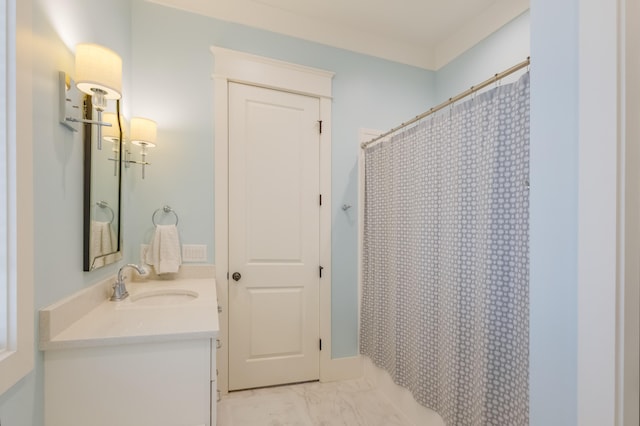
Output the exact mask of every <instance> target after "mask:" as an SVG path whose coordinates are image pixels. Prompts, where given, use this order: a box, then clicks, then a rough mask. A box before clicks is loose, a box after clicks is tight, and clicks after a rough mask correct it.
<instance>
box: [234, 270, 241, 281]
mask: <svg viewBox="0 0 640 426" xmlns="http://www.w3.org/2000/svg"><path fill="white" fill-rule="evenodd" d="M231 278H233V280H234V281H240V278H242V275H240V272H234V273H233V275H231Z"/></svg>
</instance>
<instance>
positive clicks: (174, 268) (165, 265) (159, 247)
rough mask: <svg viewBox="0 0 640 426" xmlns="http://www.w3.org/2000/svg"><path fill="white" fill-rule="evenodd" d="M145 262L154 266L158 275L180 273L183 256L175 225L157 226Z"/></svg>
mask: <svg viewBox="0 0 640 426" xmlns="http://www.w3.org/2000/svg"><path fill="white" fill-rule="evenodd" d="M145 262H146V263H147V264H148V265H152V266H153V267H154V269H155V270H156V274H158V275H160V274H167V273H171V272H178V269H180V265H181V264H182V256H181V255H180V239H179V237H178V228H177V227H176V226H175V225H157V226H156V231H155V233H154V235H153V239H152V240H151V245H150V246H149V249H148V250H147V256H146V259H145Z"/></svg>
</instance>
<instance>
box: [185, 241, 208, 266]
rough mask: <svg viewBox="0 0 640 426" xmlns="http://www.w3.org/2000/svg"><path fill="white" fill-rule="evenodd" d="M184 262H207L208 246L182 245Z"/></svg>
mask: <svg viewBox="0 0 640 426" xmlns="http://www.w3.org/2000/svg"><path fill="white" fill-rule="evenodd" d="M182 261H183V262H206V261H207V246H206V245H205V244H183V245H182Z"/></svg>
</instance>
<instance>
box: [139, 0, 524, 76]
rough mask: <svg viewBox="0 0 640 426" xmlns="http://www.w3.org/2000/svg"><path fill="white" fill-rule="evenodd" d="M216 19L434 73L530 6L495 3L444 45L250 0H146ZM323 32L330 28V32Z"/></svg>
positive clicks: (518, 1)
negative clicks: (211, 0) (375, 30)
mask: <svg viewBox="0 0 640 426" xmlns="http://www.w3.org/2000/svg"><path fill="white" fill-rule="evenodd" d="M148 1H150V2H152V3H157V4H161V5H163V6H167V7H173V8H176V9H179V10H186V11H189V12H193V13H197V14H200V15H203V16H209V17H212V18H215V19H221V20H224V21H229V22H235V23H238V24H242V25H247V26H250V27H254V28H260V29H263V30H267V31H272V32H275V33H278V34H284V35H287V36H289V37H295V38H299V39H302V40H309V41H312V42H316V43H322V44H325V45H329V46H333V47H336V48H339V49H347V50H350V51H352V52H358V53H361V54H364V55H370V56H374V57H377V58H382V59H386V60H389V61H393V62H398V63H401V64H407V65H411V66H415V67H419V68H423V69H427V70H432V71H436V70H438V69H440V68H442V67H443V66H445V65H447V63H449V62H450V61H452V60H453V59H455V58H456V57H458V56H459V55H461V54H462V53H464V52H466V51H467V50H468V49H470V48H471V47H473V46H474V45H476V44H477V43H478V42H480V41H481V40H483V39H484V38H485V37H487V36H488V35H490V34H492V33H493V32H495V31H497V30H498V29H500V28H501V27H502V26H504V25H506V24H507V23H509V22H510V21H511V20H512V19H514V18H516V17H517V16H518V15H520V14H522V13H524V12H525V11H526V10H527V9H528V8H529V0H498V1H496V2H494V3H493V4H492V5H491V6H490V7H488V8H487V9H486V10H484V11H483V12H481V13H480V14H479V15H478V16H477V17H474V18H473V19H471V20H470V21H467V22H460V25H459V29H458V30H457V31H456V30H454V31H451V32H450V33H449V34H443V35H442V37H441V38H442V39H443V40H442V41H439V40H431V41H427V42H417V41H415V40H409V39H408V38H407V37H405V38H404V39H402V38H395V37H389V36H387V35H382V34H381V33H378V32H374V31H367V30H361V29H358V28H355V27H354V26H353V25H349V24H348V23H342V24H340V23H338V22H336V21H332V22H328V21H327V20H326V19H324V20H323V19H316V18H313V17H310V16H306V15H304V14H296V13H293V12H290V11H287V10H283V9H280V8H274V7H270V6H269V5H265V4H261V3H260V2H256V1H250V0H233V1H231V0H228V1H217V2H203V1H201V0H148ZM327 28H330V30H328V29H327Z"/></svg>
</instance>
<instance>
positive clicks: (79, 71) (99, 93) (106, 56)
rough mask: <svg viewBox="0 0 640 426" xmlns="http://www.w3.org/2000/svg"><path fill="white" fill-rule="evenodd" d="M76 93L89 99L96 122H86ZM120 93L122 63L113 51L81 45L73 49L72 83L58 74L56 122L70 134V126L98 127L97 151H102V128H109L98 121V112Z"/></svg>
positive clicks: (119, 95) (104, 123)
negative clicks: (93, 109)
mask: <svg viewBox="0 0 640 426" xmlns="http://www.w3.org/2000/svg"><path fill="white" fill-rule="evenodd" d="M76 87H77V89H78V90H80V91H82V92H84V93H86V94H88V95H91V105H92V106H93V108H95V109H96V111H97V112H98V117H97V118H98V119H97V120H90V119H87V118H86V117H90V114H88V113H89V111H86V106H85V108H81V105H80V104H81V102H80V101H81V99H80V96H79V93H78V91H77V90H76ZM121 93H122V59H120V56H118V55H117V54H116V53H115V52H114V51H112V50H110V49H107V48H106V47H102V46H99V45H97V44H89V43H83V44H78V45H77V46H76V83H75V87H74V84H73V80H71V78H69V77H68V76H67V75H66V74H65V73H64V72H60V94H61V96H60V97H61V99H60V114H61V117H60V122H61V123H62V124H64V125H65V126H67V127H69V128H70V129H71V130H73V131H78V129H77V128H76V127H75V126H74V125H73V123H88V124H96V125H97V126H98V128H97V129H98V135H97V136H98V137H97V141H98V149H102V127H103V126H106V127H109V126H110V124H109V123H106V122H103V121H102V112H103V111H104V109H105V108H106V106H107V100H108V99H120V97H121Z"/></svg>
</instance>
